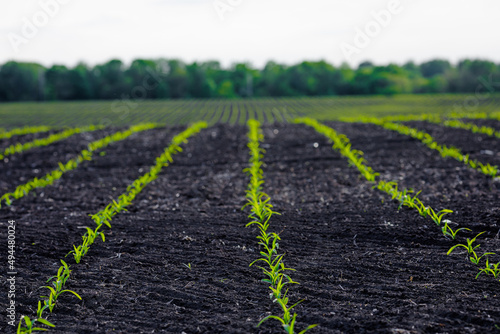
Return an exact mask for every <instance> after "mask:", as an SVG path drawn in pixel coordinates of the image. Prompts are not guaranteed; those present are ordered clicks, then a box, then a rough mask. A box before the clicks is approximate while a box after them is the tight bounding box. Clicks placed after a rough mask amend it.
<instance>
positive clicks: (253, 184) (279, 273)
mask: <svg viewBox="0 0 500 334" xmlns="http://www.w3.org/2000/svg"><path fill="white" fill-rule="evenodd" d="M248 129H249V131H248V149H249V153H250V161H249V162H250V167H248V168H246V169H245V170H244V171H245V172H246V173H247V174H248V175H249V176H250V182H249V183H248V187H247V190H246V199H247V203H246V204H245V205H244V206H243V208H242V209H244V208H246V207H247V206H248V207H250V211H251V213H250V215H249V216H248V218H250V219H251V221H250V222H249V223H248V224H247V225H246V226H247V227H249V226H253V225H256V226H257V227H258V229H259V232H260V234H259V235H258V236H257V239H258V240H259V242H258V244H259V246H261V249H262V250H261V251H260V255H261V256H262V257H261V258H259V259H257V260H255V261H253V262H252V263H251V264H250V266H252V265H253V264H254V263H258V262H259V263H263V266H259V268H260V269H261V270H262V272H263V273H264V274H265V276H267V278H265V279H263V280H262V281H263V282H265V283H268V284H269V289H271V293H270V294H269V297H270V298H271V300H272V301H273V303H277V304H278V305H279V306H280V307H281V310H282V311H283V315H282V316H281V317H280V316H277V315H268V316H267V317H265V318H264V319H262V320H261V321H260V322H259V324H258V326H260V324H262V323H263V322H264V321H266V320H268V319H275V320H278V321H279V322H280V323H281V325H282V326H283V329H284V330H285V332H286V333H288V334H293V333H295V322H296V319H297V313H293V315H292V314H291V311H292V309H293V308H294V307H295V306H296V305H297V304H299V303H300V302H298V303H295V304H294V305H292V306H289V305H288V301H289V298H288V287H287V285H289V284H298V283H297V282H295V281H293V280H292V278H291V277H290V276H289V275H288V274H287V273H286V272H288V271H293V270H294V269H292V268H287V267H286V266H285V264H284V262H283V257H284V255H285V254H280V253H279V251H278V250H279V243H278V241H279V240H280V236H279V235H278V234H277V233H275V232H269V231H268V229H269V225H270V220H271V217H272V216H273V215H274V214H279V213H277V212H275V211H273V206H272V204H271V203H270V200H271V198H270V197H269V196H268V195H267V194H266V193H264V192H263V185H264V172H263V170H262V164H263V162H262V160H261V159H262V158H263V157H264V153H265V151H264V149H262V148H261V147H260V142H262V141H263V140H264V135H263V134H262V130H261V128H260V123H259V121H257V120H249V121H248ZM316 326H317V325H310V326H308V327H307V328H306V329H304V330H302V331H301V332H299V334H303V333H305V332H306V331H308V330H309V329H311V328H314V327H316Z"/></svg>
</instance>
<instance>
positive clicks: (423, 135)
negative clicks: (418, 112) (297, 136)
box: [344, 117, 498, 177]
mask: <svg viewBox="0 0 500 334" xmlns="http://www.w3.org/2000/svg"><path fill="white" fill-rule="evenodd" d="M344 120H347V119H344ZM356 121H357V122H362V123H370V124H375V125H378V126H381V127H383V128H385V129H388V130H391V131H395V132H398V133H400V134H403V135H406V136H409V137H412V138H414V139H417V140H419V141H420V142H422V143H423V144H425V145H426V146H427V147H428V148H430V149H433V150H436V151H438V152H439V154H440V155H441V156H442V157H443V158H447V157H451V158H454V159H455V160H458V161H461V162H463V163H464V164H465V165H466V166H468V167H470V168H473V169H475V170H477V171H479V172H481V173H483V174H485V175H488V176H491V177H496V176H497V175H498V166H492V165H490V164H489V163H488V164H483V163H481V162H479V161H477V160H475V159H474V160H473V159H470V157H469V154H463V153H462V151H461V150H460V149H459V148H457V147H454V146H447V145H443V144H439V143H437V142H436V141H435V140H434V138H433V137H432V136H431V135H430V134H428V133H427V132H424V131H420V130H418V129H415V128H411V127H408V126H406V125H403V124H400V123H393V122H387V121H384V120H383V119H378V118H374V117H360V118H358V119H357V120H356Z"/></svg>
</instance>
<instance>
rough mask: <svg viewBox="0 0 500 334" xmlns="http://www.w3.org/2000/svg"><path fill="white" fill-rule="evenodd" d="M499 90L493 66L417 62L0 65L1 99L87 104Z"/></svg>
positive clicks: (498, 70) (499, 73)
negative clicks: (226, 65) (97, 101)
mask: <svg viewBox="0 0 500 334" xmlns="http://www.w3.org/2000/svg"><path fill="white" fill-rule="evenodd" d="M495 89H496V90H497V91H498V90H500V64H495V63H493V62H490V61H487V60H478V59H476V60H469V59H465V60H462V61H460V62H459V63H458V64H456V65H453V64H451V63H450V62H449V61H447V60H443V59H434V60H431V61H427V62H424V63H422V64H415V63H413V62H408V63H406V64H404V65H396V64H389V65H387V66H377V65H375V64H373V63H371V62H369V61H365V62H363V63H361V64H360V65H359V66H358V67H357V68H351V67H350V66H349V65H347V64H341V65H340V66H339V67H335V66H334V65H332V64H329V63H327V62H325V61H315V62H311V61H304V62H301V63H299V64H295V65H292V66H289V65H284V64H279V63H276V62H274V61H269V62H268V63H267V64H266V65H265V66H264V68H262V69H256V68H253V67H252V66H251V65H250V64H248V63H236V64H233V65H232V66H231V67H230V68H223V67H222V66H221V65H220V63H219V62H217V61H208V62H194V63H192V64H186V63H184V62H183V61H181V60H177V59H156V60H151V59H137V60H134V61H133V62H132V63H131V64H130V66H126V65H125V64H124V63H123V62H122V61H120V60H117V59H113V60H110V61H109V62H107V63H105V64H101V65H96V66H94V67H90V66H88V65H86V64H84V63H80V64H78V65H76V66H75V67H73V68H68V67H66V66H63V65H54V66H52V67H50V68H45V67H44V66H42V65H39V64H34V63H22V62H15V61H9V62H7V63H5V64H3V65H1V66H0V101H4V102H5V101H47V100H90V99H108V100H109V99H180V98H237V97H261V96H269V97H277V96H331V95H370V94H383V95H393V94H403V93H404V94H408V93H416V94H419V93H476V92H477V91H480V92H481V93H488V92H492V91H494V90H495Z"/></svg>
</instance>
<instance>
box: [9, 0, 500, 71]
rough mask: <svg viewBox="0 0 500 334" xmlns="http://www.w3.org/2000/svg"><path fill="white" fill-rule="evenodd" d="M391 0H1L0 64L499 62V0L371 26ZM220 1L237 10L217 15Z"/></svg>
mask: <svg viewBox="0 0 500 334" xmlns="http://www.w3.org/2000/svg"><path fill="white" fill-rule="evenodd" d="M394 1H395V2H396V3H397V2H398V0H308V1H303V0H302V1H299V0H286V1H285V0H216V1H214V0H182V1H181V0H170V1H169V0H142V1H138V0H136V1H131V0H85V1H81V0H80V1H78V0H64V1H63V0H40V1H39V0H23V1H6V0H3V1H2V3H1V4H0V64H1V63H4V62H6V61H7V60H17V61H35V62H39V63H42V64H44V65H46V66H50V65H53V64H65V65H68V66H74V65H75V64H77V63H78V62H80V61H83V62H85V63H87V64H90V65H95V64H97V63H103V62H106V61H108V60H110V59H113V58H118V59H121V60H123V61H125V62H126V63H129V62H130V61H131V60H133V59H135V58H141V57H142V58H160V57H164V58H180V59H182V60H185V61H188V62H191V61H194V60H199V61H203V60H220V61H221V62H222V64H223V65H225V66H228V65H230V64H231V63H233V62H242V61H248V62H250V63H251V64H252V65H254V66H257V67H262V66H263V65H264V64H265V63H266V62H267V61H268V60H274V61H278V62H281V63H286V64H293V63H296V62H299V61H302V60H319V59H324V60H327V61H329V62H331V63H333V64H334V65H340V64H341V63H342V62H344V61H347V62H348V63H350V64H351V65H357V64H359V62H361V61H363V60H371V61H373V62H375V63H377V64H387V63H389V62H395V63H399V64H402V63H404V62H406V61H408V60H413V61H416V62H417V63H420V62H422V61H425V60H429V59H432V58H438V57H439V58H445V59H448V60H450V61H452V62H456V61H458V60H460V59H463V58H466V57H468V58H482V59H490V60H493V61H495V62H497V63H500V39H499V37H498V32H499V31H500V24H499V14H500V1H498V0H400V1H399V3H400V5H399V6H397V11H396V12H397V13H393V14H391V17H390V18H388V17H387V16H385V17H383V19H385V22H383V23H384V25H386V26H382V25H381V24H378V23H377V24H374V22H376V21H375V18H374V16H373V14H372V13H373V12H377V13H380V12H381V11H384V10H387V9H388V8H389V7H390V6H391V2H394ZM216 2H217V3H219V4H221V3H222V4H223V5H224V4H226V6H231V7H230V8H231V11H229V10H228V11H225V12H223V13H218V12H217V11H216V9H215V8H214V3H216ZM45 3H47V4H49V3H52V5H51V6H49V7H48V8H51V9H52V12H51V10H46V11H49V12H51V13H49V14H52V17H51V16H50V15H47V14H44V10H43V7H44V6H42V4H45ZM54 3H57V4H59V8H58V9H54V8H55V7H54V6H53V4H54ZM63 3H65V4H63ZM231 4H233V5H231ZM219 14H222V17H223V18H224V19H221V15H219ZM47 18H48V19H47ZM45 19H47V20H45ZM44 20H45V21H44ZM33 23H34V24H38V25H39V26H40V27H36V26H35V27H36V29H37V30H38V31H37V32H36V33H35V32H33V29H31V30H30V29H28V28H27V27H28V26H29V25H30V24H33ZM377 27H379V28H380V29H378V28H377ZM23 28H24V31H23ZM356 29H360V30H365V31H366V29H372V30H369V32H370V33H371V34H372V37H369V43H367V42H366V41H363V40H362V38H361V37H359V36H357V37H358V39H359V38H361V40H358V41H357V43H358V44H357V45H356V44H355V37H356V35H357V32H356V31H357V30H356ZM377 29H378V30H377ZM12 40H13V41H15V43H12ZM361 42H363V43H365V44H368V45H367V46H365V45H363V43H361ZM16 43H17V46H16ZM347 44H349V45H351V46H353V47H356V48H357V49H356V52H357V53H353V54H352V56H350V57H347V58H346V56H345V55H344V53H343V52H342V51H341V48H340V46H341V45H344V46H346V45H347ZM359 46H361V47H359ZM16 48H17V52H16Z"/></svg>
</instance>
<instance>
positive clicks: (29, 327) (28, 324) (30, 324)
mask: <svg viewBox="0 0 500 334" xmlns="http://www.w3.org/2000/svg"><path fill="white" fill-rule="evenodd" d="M46 308H48V306H47V305H45V306H42V302H41V301H38V308H37V311H36V319H33V320H31V319H30V318H29V317H28V316H23V317H21V320H20V321H19V325H18V326H17V334H29V333H32V332H35V331H36V332H38V331H47V329H45V328H41V327H34V325H35V323H36V322H39V323H41V324H43V325H46V326H49V327H55V325H54V324H52V323H51V322H49V321H48V320H46V319H43V311H44V310H45V309H46ZM23 321H24V327H23Z"/></svg>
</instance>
